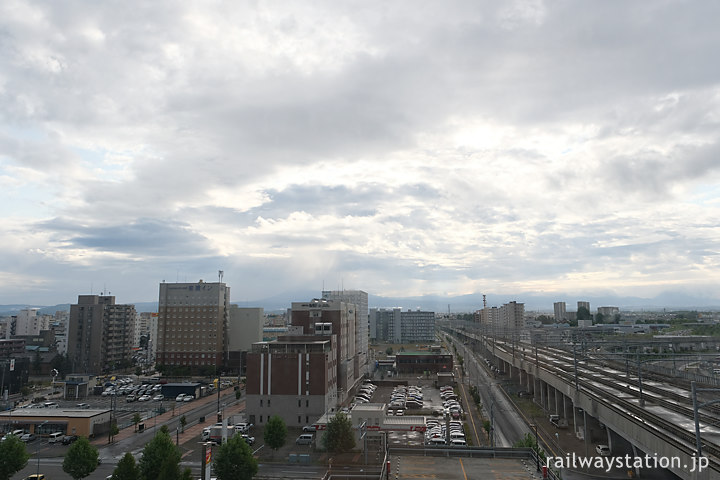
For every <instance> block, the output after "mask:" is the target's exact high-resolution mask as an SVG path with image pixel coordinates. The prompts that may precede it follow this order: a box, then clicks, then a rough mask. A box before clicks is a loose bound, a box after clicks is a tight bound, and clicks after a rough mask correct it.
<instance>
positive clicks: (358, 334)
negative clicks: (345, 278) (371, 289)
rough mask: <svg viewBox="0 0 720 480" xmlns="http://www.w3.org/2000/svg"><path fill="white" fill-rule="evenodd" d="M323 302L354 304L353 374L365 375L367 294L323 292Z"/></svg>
mask: <svg viewBox="0 0 720 480" xmlns="http://www.w3.org/2000/svg"><path fill="white" fill-rule="evenodd" d="M322 298H324V299H325V300H338V301H341V302H345V303H348V304H350V303H352V304H355V311H356V315H355V318H356V320H355V365H354V368H355V372H357V375H358V376H362V375H364V374H365V373H367V365H368V320H369V319H368V314H369V311H368V294H367V292H364V291H362V290H323V292H322Z"/></svg>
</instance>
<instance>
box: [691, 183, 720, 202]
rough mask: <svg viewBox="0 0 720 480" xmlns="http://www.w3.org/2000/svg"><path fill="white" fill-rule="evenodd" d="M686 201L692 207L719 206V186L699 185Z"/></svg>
mask: <svg viewBox="0 0 720 480" xmlns="http://www.w3.org/2000/svg"><path fill="white" fill-rule="evenodd" d="M687 200H688V202H689V203H692V204H694V205H702V206H709V205H718V204H720V186H718V185H715V184H706V185H699V186H698V187H697V188H695V189H694V190H693V191H692V193H691V194H690V196H689V198H688V199H687Z"/></svg>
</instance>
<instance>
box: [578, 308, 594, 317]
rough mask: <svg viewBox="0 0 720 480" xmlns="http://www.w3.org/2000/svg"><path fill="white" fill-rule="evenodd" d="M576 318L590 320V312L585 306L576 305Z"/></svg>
mask: <svg viewBox="0 0 720 480" xmlns="http://www.w3.org/2000/svg"><path fill="white" fill-rule="evenodd" d="M576 318H577V319H578V320H591V319H592V314H591V313H590V310H588V309H587V308H586V307H578V310H577V316H576Z"/></svg>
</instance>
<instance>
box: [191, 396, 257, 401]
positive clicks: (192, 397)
mask: <svg viewBox="0 0 720 480" xmlns="http://www.w3.org/2000/svg"><path fill="white" fill-rule="evenodd" d="M193 400H195V397H194V396H192V395H185V398H183V402H192V401H193ZM268 401H269V400H268Z"/></svg>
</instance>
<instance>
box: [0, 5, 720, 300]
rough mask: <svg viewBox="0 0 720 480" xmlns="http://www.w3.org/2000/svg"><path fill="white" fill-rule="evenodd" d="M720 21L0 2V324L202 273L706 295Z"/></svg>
mask: <svg viewBox="0 0 720 480" xmlns="http://www.w3.org/2000/svg"><path fill="white" fill-rule="evenodd" d="M718 18H720V3H719V2H712V1H706V2H703V1H661V0H657V1H594V2H587V1H586V2H578V1H547V2H543V1H514V2H513V1H491V2H483V1H478V0H472V1H467V2H462V1H442V2H430V1H418V0H413V1H407V2H400V1H392V2H388V1H337V0H329V1H324V2H322V1H313V2H297V1H287V2H282V1H268V2H261V1H257V2H251V1H248V2H236V1H227V2H222V1H208V2H175V1H173V2H170V1H153V2H140V1H126V0H123V1H114V2H113V1H103V2H93V1H62V2H57V1H46V2H43V1H16V0H3V1H2V2H0V192H1V193H0V195H1V196H2V206H0V212H1V215H2V221H1V222H0V242H1V243H0V248H1V251H2V253H1V254H0V304H10V303H28V304H47V305H49V304H55V303H74V302H75V301H76V300H77V295H78V294H86V293H91V292H92V293H100V291H102V290H103V289H105V290H106V291H111V292H112V294H113V295H115V296H116V297H117V301H118V302H119V303H123V302H127V303H129V302H133V301H137V302H140V301H153V300H157V297H158V284H159V283H160V282H161V281H163V280H165V281H172V282H174V281H177V280H179V281H197V280H199V279H204V280H205V281H217V271H218V270H224V272H225V277H224V281H226V282H227V283H228V284H229V285H230V287H231V289H232V295H231V296H232V300H233V301H252V300H253V299H260V298H264V297H269V296H272V295H275V294H278V293H281V292H284V291H297V290H298V289H308V288H311V289H313V290H317V291H318V292H319V291H320V290H321V289H322V288H323V286H325V288H326V289H330V288H332V289H335V288H338V287H344V288H354V289H362V290H365V291H367V292H369V293H370V294H371V295H376V294H379V295H386V296H408V295H423V294H441V295H444V294H447V295H457V294H467V293H472V292H478V293H488V294H504V293H507V294H513V295H515V294H517V295H519V297H518V298H517V299H518V301H522V293H530V292H544V293H545V294H548V293H550V294H552V293H553V292H557V294H558V296H559V297H560V298H558V299H559V300H568V301H574V300H575V299H574V298H567V297H565V296H564V295H568V294H577V295H582V294H583V293H589V292H593V293H595V294H600V293H603V294H617V295H637V296H653V295H656V294H658V293H660V292H664V291H670V290H672V291H684V292H691V293H694V294H703V295H709V296H713V297H720V293H718V292H720V288H719V287H720V268H719V267H720V265H719V263H720V257H719V252H718V250H719V248H720V227H719V226H718V222H719V221H720V203H719V200H720V182H719V180H720V145H719V144H718V136H719V134H720V62H718V58H717V56H718V52H720V29H718V27H717V21H718V20H717V19H718ZM296 300H306V299H305V298H302V299H296ZM549 307H550V305H549Z"/></svg>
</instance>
